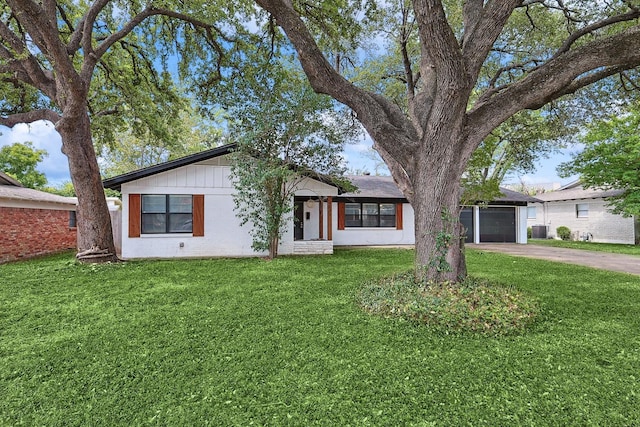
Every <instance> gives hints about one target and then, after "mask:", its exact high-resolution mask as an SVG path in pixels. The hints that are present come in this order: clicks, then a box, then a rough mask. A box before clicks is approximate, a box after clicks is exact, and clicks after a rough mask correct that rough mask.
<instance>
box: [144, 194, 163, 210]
mask: <svg viewBox="0 0 640 427" xmlns="http://www.w3.org/2000/svg"><path fill="white" fill-rule="evenodd" d="M166 209H167V198H166V196H165V195H164V194H147V195H143V196H142V213H143V214H144V213H164V212H166Z"/></svg>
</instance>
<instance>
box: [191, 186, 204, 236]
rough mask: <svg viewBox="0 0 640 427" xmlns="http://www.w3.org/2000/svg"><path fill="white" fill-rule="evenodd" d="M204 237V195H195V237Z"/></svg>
mask: <svg viewBox="0 0 640 427" xmlns="http://www.w3.org/2000/svg"><path fill="white" fill-rule="evenodd" d="M202 236H204V194H194V195H193V237H202Z"/></svg>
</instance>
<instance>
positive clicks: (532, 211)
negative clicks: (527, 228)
mask: <svg viewBox="0 0 640 427" xmlns="http://www.w3.org/2000/svg"><path fill="white" fill-rule="evenodd" d="M527 218H528V219H536V207H535V206H529V207H528V208H527Z"/></svg>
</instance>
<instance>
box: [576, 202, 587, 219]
mask: <svg viewBox="0 0 640 427" xmlns="http://www.w3.org/2000/svg"><path fill="white" fill-rule="evenodd" d="M576 217H577V218H589V204H588V203H578V204H577V205H576Z"/></svg>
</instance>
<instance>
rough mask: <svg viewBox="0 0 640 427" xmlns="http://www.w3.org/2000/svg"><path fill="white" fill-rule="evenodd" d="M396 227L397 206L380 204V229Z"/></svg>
mask: <svg viewBox="0 0 640 427" xmlns="http://www.w3.org/2000/svg"><path fill="white" fill-rule="evenodd" d="M395 226H396V205H395V204H394V203H380V227H395Z"/></svg>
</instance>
